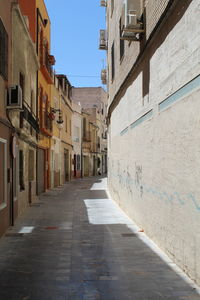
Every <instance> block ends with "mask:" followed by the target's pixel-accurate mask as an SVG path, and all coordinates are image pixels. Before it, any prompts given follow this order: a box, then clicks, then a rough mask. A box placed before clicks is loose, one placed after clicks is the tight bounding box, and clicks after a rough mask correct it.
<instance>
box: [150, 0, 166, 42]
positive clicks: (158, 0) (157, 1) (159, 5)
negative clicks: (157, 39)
mask: <svg viewBox="0 0 200 300" xmlns="http://www.w3.org/2000/svg"><path fill="white" fill-rule="evenodd" d="M168 3H169V0H148V1H146V3H145V6H146V15H147V19H146V35H147V39H148V38H149V36H150V34H151V32H152V31H153V29H154V27H155V26H156V24H157V22H158V21H159V18H160V16H161V15H162V13H163V12H164V10H165V9H166V7H167V4H168Z"/></svg>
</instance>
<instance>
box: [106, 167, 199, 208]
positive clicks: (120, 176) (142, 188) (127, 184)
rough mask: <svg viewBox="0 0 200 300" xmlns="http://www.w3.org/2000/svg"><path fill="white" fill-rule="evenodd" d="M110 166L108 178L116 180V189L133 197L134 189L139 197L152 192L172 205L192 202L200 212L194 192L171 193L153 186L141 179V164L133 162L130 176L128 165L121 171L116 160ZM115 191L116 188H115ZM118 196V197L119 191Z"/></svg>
mask: <svg viewBox="0 0 200 300" xmlns="http://www.w3.org/2000/svg"><path fill="white" fill-rule="evenodd" d="M112 166H113V167H114V168H113V170H114V172H112V174H110V178H113V180H117V181H118V183H117V190H119V186H120V187H121V188H123V189H126V190H127V191H128V193H129V194H130V195H131V196H132V197H133V194H134V189H135V190H136V191H137V192H139V194H140V197H141V198H142V196H143V195H144V194H152V195H153V196H155V197H156V198H157V199H159V200H161V201H164V202H165V203H166V204H170V205H172V204H173V203H178V204H179V205H181V206H184V205H186V203H187V202H188V200H189V201H191V202H192V204H193V206H194V208H195V209H196V210H197V211H199V212H200V201H199V200H198V199H196V197H195V196H194V194H192V193H188V194H185V195H181V194H180V193H179V192H177V191H174V192H173V193H168V192H166V191H164V190H160V188H158V187H153V186H150V185H148V184H146V183H145V182H143V180H142V165H137V164H135V177H133V176H131V173H130V170H129V169H130V166H127V169H123V171H122V170H121V168H120V162H119V161H117V164H115V163H114V161H112ZM114 185H116V182H115V183H114V182H112V186H114ZM115 192H117V191H116V188H115ZM117 194H118V198H120V197H119V193H118V192H117Z"/></svg>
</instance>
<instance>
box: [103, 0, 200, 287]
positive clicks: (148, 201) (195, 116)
mask: <svg viewBox="0 0 200 300" xmlns="http://www.w3.org/2000/svg"><path fill="white" fill-rule="evenodd" d="M199 12H200V4H199V1H198V0H193V1H191V3H190V4H189V5H188V7H187V10H186V11H185V13H184V14H183V16H182V17H181V19H180V20H179V21H178V22H177V24H176V25H175V26H174V27H173V28H172V30H171V31H170V32H169V33H168V34H167V36H166V38H165V39H163V42H162V43H160V44H159V47H157V48H155V49H154V51H153V52H152V56H151V57H150V59H149V61H150V84H149V102H148V104H147V105H146V106H144V105H143V91H142V83H143V80H144V79H143V68H141V71H140V72H138V74H137V76H135V78H134V79H133V81H132V83H130V82H129V84H128V85H127V87H126V89H124V91H123V93H122V95H123V96H122V98H121V99H120V101H119V104H118V105H117V106H116V108H115V109H114V110H113V112H112V114H111V119H110V127H109V175H108V185H109V190H110V193H111V195H112V197H113V199H114V200H115V201H116V202H117V203H118V204H119V205H120V206H121V207H122V209H123V210H124V211H126V213H127V214H128V215H129V216H130V217H131V218H132V219H133V220H134V221H135V222H136V223H137V224H138V225H139V226H140V227H141V228H143V229H144V231H145V233H146V234H147V235H148V236H149V237H150V238H152V239H153V240H154V241H155V242H156V243H157V244H158V245H159V246H160V247H161V248H162V249H163V250H164V251H165V252H166V253H167V254H168V255H169V256H170V257H171V258H172V259H173V260H174V261H175V262H176V263H177V264H178V265H179V266H180V267H181V268H182V269H183V270H184V271H185V272H186V273H187V274H188V275H189V276H190V277H191V278H192V279H194V280H195V281H196V282H197V283H198V284H200V261H199V259H198V253H199V246H200V227H199V221H200V187H199V178H200V148H199V141H200V130H199V128H200V127H199V126H200V117H199V110H200V102H199V97H200V71H199V63H200V56H199V49H200V38H199V36H200V29H199V28H200V26H199V25H200V22H199V18H198V15H199Z"/></svg>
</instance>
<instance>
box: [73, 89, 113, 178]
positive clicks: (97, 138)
mask: <svg viewBox="0 0 200 300" xmlns="http://www.w3.org/2000/svg"><path fill="white" fill-rule="evenodd" d="M72 99H73V101H74V103H80V104H81V107H82V114H83V121H82V122H83V123H82V141H83V143H82V149H83V150H82V151H83V164H82V166H83V175H84V176H93V175H98V174H99V175H100V174H105V173H106V172H107V135H106V132H107V125H106V113H107V93H106V92H105V90H104V89H103V88H102V87H83V88H79V87H77V88H76V87H73V88H72ZM84 166H85V167H84ZM84 169H85V171H84Z"/></svg>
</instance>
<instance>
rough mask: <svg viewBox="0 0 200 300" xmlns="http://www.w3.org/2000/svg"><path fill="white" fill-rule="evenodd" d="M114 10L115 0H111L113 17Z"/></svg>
mask: <svg viewBox="0 0 200 300" xmlns="http://www.w3.org/2000/svg"><path fill="white" fill-rule="evenodd" d="M113 10H114V0H111V17H112V14H113Z"/></svg>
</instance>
